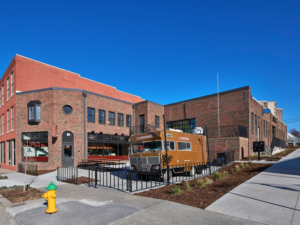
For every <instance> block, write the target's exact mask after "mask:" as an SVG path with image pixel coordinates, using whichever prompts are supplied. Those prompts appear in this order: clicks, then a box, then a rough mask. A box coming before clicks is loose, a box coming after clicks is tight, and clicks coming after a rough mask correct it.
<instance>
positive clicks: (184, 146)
mask: <svg viewBox="0 0 300 225" xmlns="http://www.w3.org/2000/svg"><path fill="white" fill-rule="evenodd" d="M177 149H178V150H179V151H191V143H190V142H180V141H178V142H177Z"/></svg>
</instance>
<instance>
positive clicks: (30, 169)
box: [18, 163, 38, 176]
mask: <svg viewBox="0 0 300 225" xmlns="http://www.w3.org/2000/svg"><path fill="white" fill-rule="evenodd" d="M25 169H26V174H28V175H32V176H38V165H34V164H27V165H26V163H19V164H18V172H19V173H25Z"/></svg>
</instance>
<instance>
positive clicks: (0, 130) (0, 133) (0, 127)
mask: <svg viewBox="0 0 300 225" xmlns="http://www.w3.org/2000/svg"><path fill="white" fill-rule="evenodd" d="M1 120H2V118H1V116H0V121H1ZM0 135H2V126H0Z"/></svg>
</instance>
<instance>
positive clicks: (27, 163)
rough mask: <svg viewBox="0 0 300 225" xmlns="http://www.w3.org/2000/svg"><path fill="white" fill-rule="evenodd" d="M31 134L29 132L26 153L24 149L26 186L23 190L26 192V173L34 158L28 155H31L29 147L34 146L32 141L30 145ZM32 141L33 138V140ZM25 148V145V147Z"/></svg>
mask: <svg viewBox="0 0 300 225" xmlns="http://www.w3.org/2000/svg"><path fill="white" fill-rule="evenodd" d="M29 135H30V134H29V133H27V137H28V138H27V140H26V142H27V144H26V153H25V152H24V149H23V154H24V156H23V166H24V186H23V192H25V191H26V173H27V167H28V165H29V163H30V162H32V161H33V160H32V159H33V157H32V156H30V157H28V156H29V154H30V149H29V147H32V146H31V143H32V142H31V143H30V146H29V139H30V140H31V138H29V137H30V136H29ZM31 141H32V140H31ZM23 148H24V147H23ZM24 157H25V160H24Z"/></svg>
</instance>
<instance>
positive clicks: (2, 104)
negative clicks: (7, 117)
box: [1, 84, 4, 106]
mask: <svg viewBox="0 0 300 225" xmlns="http://www.w3.org/2000/svg"><path fill="white" fill-rule="evenodd" d="M1 94H2V96H1V98H2V106H4V84H3V85H2V93H1Z"/></svg>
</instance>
